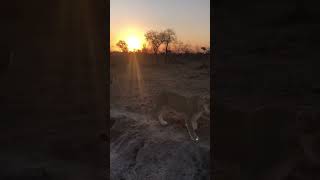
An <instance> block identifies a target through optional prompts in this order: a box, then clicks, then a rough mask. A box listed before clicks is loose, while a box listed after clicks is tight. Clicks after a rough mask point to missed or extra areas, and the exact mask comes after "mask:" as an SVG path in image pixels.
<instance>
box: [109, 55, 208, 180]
mask: <svg viewBox="0 0 320 180" xmlns="http://www.w3.org/2000/svg"><path fill="white" fill-rule="evenodd" d="M122 58H123V57H122ZM198 58H202V59H195V57H192V58H189V59H185V60H181V59H180V60H179V59H175V60H173V61H171V63H168V64H165V63H164V62H163V61H161V59H160V60H158V61H157V62H155V61H153V59H152V57H148V58H146V57H141V56H131V57H129V59H127V60H129V61H127V60H126V59H121V57H120V56H118V57H113V59H111V76H112V78H113V79H112V85H111V89H110V90H111V91H110V93H111V94H110V97H111V120H112V122H111V124H112V126H111V127H112V128H111V132H110V135H111V144H110V159H111V162H110V165H111V169H110V170H111V173H110V174H111V175H110V177H111V179H114V180H115V179H190V180H191V179H209V162H210V155H209V154H210V126H209V124H210V123H209V122H208V121H206V120H204V119H200V120H199V130H198V135H199V137H200V142H198V143H194V142H192V141H191V140H190V137H189V135H188V132H187V129H186V128H185V127H184V126H183V125H182V123H178V122H179V121H177V119H179V118H180V117H179V115H177V114H174V113H172V112H168V113H167V114H166V115H165V119H166V120H168V121H169V125H168V126H166V127H163V126H161V125H160V124H159V123H158V121H157V120H155V119H153V118H151V116H150V115H151V114H150V110H151V109H152V107H153V105H154V101H153V99H154V97H155V96H156V95H157V94H158V93H160V92H161V91H162V90H169V91H173V92H177V93H180V94H182V95H185V96H191V95H209V89H210V81H209V80H210V79H209V78H210V77H209V69H208V68H203V64H204V63H205V64H206V65H207V67H209V58H204V57H198ZM150 59H151V60H150ZM174 119H175V120H174Z"/></svg>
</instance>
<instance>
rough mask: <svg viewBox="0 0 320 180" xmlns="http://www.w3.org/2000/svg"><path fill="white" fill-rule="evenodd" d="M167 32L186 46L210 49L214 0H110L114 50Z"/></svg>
mask: <svg viewBox="0 0 320 180" xmlns="http://www.w3.org/2000/svg"><path fill="white" fill-rule="evenodd" d="M166 28H172V29H173V30H174V31H175V32H176V34H177V37H178V40H180V41H183V42H184V43H188V44H191V45H192V46H209V45H210V0H110V47H111V50H115V49H117V47H116V43H117V42H118V41H119V40H125V41H127V40H128V39H130V38H131V39H134V40H136V39H137V41H140V42H142V41H144V33H145V32H147V31H148V30H157V31H161V30H164V29H166ZM134 40H133V41H134ZM129 41H130V40H129Z"/></svg>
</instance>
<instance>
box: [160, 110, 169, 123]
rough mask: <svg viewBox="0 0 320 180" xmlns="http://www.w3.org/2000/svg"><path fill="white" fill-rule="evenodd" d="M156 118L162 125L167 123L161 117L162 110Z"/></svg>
mask: <svg viewBox="0 0 320 180" xmlns="http://www.w3.org/2000/svg"><path fill="white" fill-rule="evenodd" d="M158 120H159V122H160V124H161V125H162V126H166V125H168V122H167V121H165V120H164V119H163V112H162V111H161V112H160V113H159V115H158Z"/></svg>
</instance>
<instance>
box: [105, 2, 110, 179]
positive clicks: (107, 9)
mask: <svg viewBox="0 0 320 180" xmlns="http://www.w3.org/2000/svg"><path fill="white" fill-rule="evenodd" d="M104 1H105V13H106V14H105V23H104V27H105V33H106V36H105V37H106V41H105V42H106V43H105V51H106V53H105V60H106V68H105V72H106V74H105V75H106V79H107V82H106V86H107V88H106V102H107V104H106V110H105V112H106V128H107V141H106V143H107V146H106V147H107V150H106V152H107V153H108V154H107V179H110V124H109V122H110V81H109V80H110V61H109V60H110V1H109V0H104Z"/></svg>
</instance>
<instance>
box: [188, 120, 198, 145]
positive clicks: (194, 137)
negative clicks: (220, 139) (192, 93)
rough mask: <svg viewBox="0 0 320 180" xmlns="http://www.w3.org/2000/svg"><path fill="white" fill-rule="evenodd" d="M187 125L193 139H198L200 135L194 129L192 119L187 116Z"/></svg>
mask: <svg viewBox="0 0 320 180" xmlns="http://www.w3.org/2000/svg"><path fill="white" fill-rule="evenodd" d="M185 126H186V127H187V130H188V133H189V135H190V138H191V139H192V140H193V141H198V140H199V137H198V136H197V134H196V132H195V131H194V128H193V127H192V123H191V120H190V119H189V118H186V120H185Z"/></svg>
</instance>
